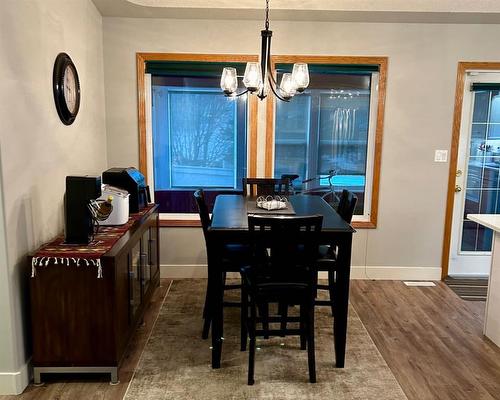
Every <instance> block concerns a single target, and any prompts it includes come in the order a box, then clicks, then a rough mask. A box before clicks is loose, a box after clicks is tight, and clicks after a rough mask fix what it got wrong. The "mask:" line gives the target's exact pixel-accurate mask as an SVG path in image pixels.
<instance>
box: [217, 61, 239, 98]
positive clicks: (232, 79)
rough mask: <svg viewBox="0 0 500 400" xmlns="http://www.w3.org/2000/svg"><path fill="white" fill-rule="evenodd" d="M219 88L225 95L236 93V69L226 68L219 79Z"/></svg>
mask: <svg viewBox="0 0 500 400" xmlns="http://www.w3.org/2000/svg"><path fill="white" fill-rule="evenodd" d="M220 87H221V89H222V90H223V91H224V94H225V95H228V96H229V95H231V94H233V93H234V92H236V89H237V88H238V76H237V74H236V68H233V67H226V68H224V70H223V71H222V76H221V78H220Z"/></svg>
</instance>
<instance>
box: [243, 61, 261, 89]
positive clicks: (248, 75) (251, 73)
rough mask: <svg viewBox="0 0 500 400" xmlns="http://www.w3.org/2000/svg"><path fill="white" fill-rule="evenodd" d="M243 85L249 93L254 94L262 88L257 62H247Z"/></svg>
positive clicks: (259, 68)
mask: <svg viewBox="0 0 500 400" xmlns="http://www.w3.org/2000/svg"><path fill="white" fill-rule="evenodd" d="M243 84H244V85H245V87H246V88H247V89H248V90H249V91H250V92H252V93H253V92H256V91H257V90H259V89H260V88H261V86H262V69H261V66H260V63H258V62H248V63H247V66H246V68H245V75H244V76H243Z"/></svg>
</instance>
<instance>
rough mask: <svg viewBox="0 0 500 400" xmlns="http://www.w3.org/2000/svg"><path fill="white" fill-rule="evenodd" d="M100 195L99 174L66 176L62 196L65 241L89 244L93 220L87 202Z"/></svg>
mask: <svg viewBox="0 0 500 400" xmlns="http://www.w3.org/2000/svg"><path fill="white" fill-rule="evenodd" d="M100 196H101V177H100V176H67V177H66V195H65V198H64V211H65V213H64V214H65V215H64V221H65V225H66V229H65V242H66V243H68V244H89V242H90V241H91V238H92V236H93V229H94V225H93V221H92V215H91V213H90V210H89V207H88V205H89V202H90V201H91V200H95V199H97V198H99V197H100Z"/></svg>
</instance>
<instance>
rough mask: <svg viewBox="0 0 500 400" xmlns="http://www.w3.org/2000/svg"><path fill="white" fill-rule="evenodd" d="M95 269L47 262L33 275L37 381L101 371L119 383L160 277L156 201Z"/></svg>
mask: <svg viewBox="0 0 500 400" xmlns="http://www.w3.org/2000/svg"><path fill="white" fill-rule="evenodd" d="M101 265H102V278H97V275H96V268H95V267H93V266H86V265H80V266H79V267H75V266H68V265H65V264H63V263H59V264H55V263H49V264H48V265H46V266H43V267H39V268H37V271H36V276H34V277H32V278H31V279H30V289H31V328H32V340H33V359H32V364H33V367H34V379H35V383H40V374H42V373H67V372H78V373H85V372H102V373H110V374H111V382H118V368H119V365H120V362H121V359H122V357H123V354H124V352H125V349H126V347H127V344H128V342H129V340H130V338H131V336H132V334H133V333H134V331H135V329H136V328H137V326H138V324H139V323H140V322H141V321H142V318H143V316H144V312H145V310H146V308H147V306H148V304H149V301H150V299H151V296H152V294H153V292H154V290H155V289H156V288H157V287H158V285H159V281H160V269H159V223H158V207H157V206H155V207H152V208H151V209H150V210H149V211H148V212H147V213H146V214H144V215H143V216H142V217H141V218H140V219H139V220H137V221H135V223H134V224H133V225H132V226H131V227H130V229H128V230H127V231H126V233H125V234H124V235H123V236H122V237H121V238H120V239H119V240H118V241H117V242H116V243H115V245H114V246H113V247H112V248H111V249H110V250H109V251H108V252H107V253H105V254H104V255H103V256H102V257H101Z"/></svg>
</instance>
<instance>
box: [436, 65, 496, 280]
mask: <svg viewBox="0 0 500 400" xmlns="http://www.w3.org/2000/svg"><path fill="white" fill-rule="evenodd" d="M492 70H498V71H500V62H497V61H495V62H481V61H479V62H476V61H460V62H459V63H458V68H457V82H456V87H455V107H454V110H453V124H452V130H451V147H450V166H449V171H448V189H447V194H446V212H445V219H444V237H443V252H442V255H441V279H445V278H446V277H447V276H448V267H449V262H450V246H451V227H452V222H453V207H454V201H455V178H456V177H455V173H456V170H457V161H458V145H459V141H460V128H461V122H462V106H463V99H464V89H465V76H466V73H467V71H478V72H479V71H492Z"/></svg>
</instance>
